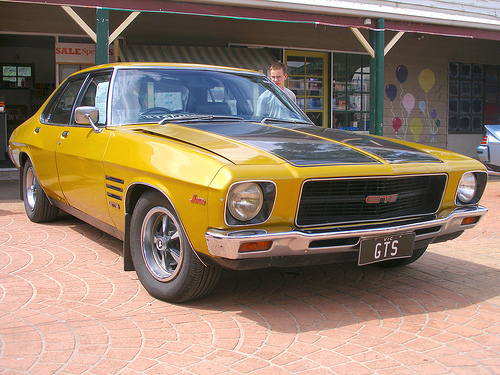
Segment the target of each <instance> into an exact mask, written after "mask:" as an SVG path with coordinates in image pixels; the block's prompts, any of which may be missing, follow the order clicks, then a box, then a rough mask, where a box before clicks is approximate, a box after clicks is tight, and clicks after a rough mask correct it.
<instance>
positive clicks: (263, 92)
mask: <svg viewBox="0 0 500 375" xmlns="http://www.w3.org/2000/svg"><path fill="white" fill-rule="evenodd" d="M111 98H112V99H111V100H112V103H111V119H110V121H111V124H112V125H126V124H136V123H145V122H160V121H162V120H163V122H164V123H165V122H169V121H176V119H177V120H179V121H181V120H184V121H185V120H186V119H189V118H195V116H213V117H219V118H224V119H228V120H229V119H231V117H233V116H234V118H235V120H240V121H241V120H244V121H257V122H261V121H268V120H269V119H273V120H274V119H279V120H282V121H287V122H308V123H310V121H309V119H308V118H307V116H306V115H305V114H304V113H303V112H302V111H301V110H300V109H299V108H298V107H297V106H296V105H295V103H293V102H292V101H291V100H290V99H289V98H288V96H287V95H286V94H285V93H284V92H283V91H282V90H281V89H280V88H279V87H278V86H276V85H274V84H273V83H272V82H271V81H270V80H269V79H268V78H267V77H265V76H263V75H258V74H251V73H239V72H228V71H220V70H201V69H190V68H186V69H179V68H163V69H157V68H156V69H155V68H150V69H144V68H140V69H118V70H117V72H116V76H115V78H114V82H113V89H112V97H111ZM200 118H202V117H200ZM211 118H212V117H211Z"/></svg>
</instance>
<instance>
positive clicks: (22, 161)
mask: <svg viewBox="0 0 500 375" xmlns="http://www.w3.org/2000/svg"><path fill="white" fill-rule="evenodd" d="M28 160H31V158H30V156H29V155H28V153H26V152H24V151H23V152H20V153H19V186H18V187H19V199H20V200H21V201H24V194H23V193H24V184H23V183H22V181H23V175H24V166H25V165H26V162H27V161H28ZM31 163H33V161H32V162H31ZM33 168H35V166H33Z"/></svg>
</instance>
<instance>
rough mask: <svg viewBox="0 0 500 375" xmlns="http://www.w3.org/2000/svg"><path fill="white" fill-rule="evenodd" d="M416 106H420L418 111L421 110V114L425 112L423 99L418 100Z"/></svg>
mask: <svg viewBox="0 0 500 375" xmlns="http://www.w3.org/2000/svg"><path fill="white" fill-rule="evenodd" d="M418 108H420V111H422V113H423V114H425V108H426V106H425V102H424V101H423V100H421V101H419V102H418Z"/></svg>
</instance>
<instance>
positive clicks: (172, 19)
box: [0, 0, 500, 156]
mask: <svg viewBox="0 0 500 375" xmlns="http://www.w3.org/2000/svg"><path fill="white" fill-rule="evenodd" d="M59 3H61V4H59ZM67 3H68V2H64V4H67ZM69 3H72V5H71V6H66V5H62V4H63V3H62V2H59V1H44V2H41V1H23V2H19V1H0V11H1V12H0V14H1V16H0V17H1V18H2V23H1V25H0V28H1V30H0V56H1V58H0V64H1V65H2V68H1V74H2V78H1V83H0V101H4V102H5V103H6V109H7V111H8V116H7V117H8V127H9V129H10V131H12V130H13V128H15V126H17V125H19V123H20V122H22V121H23V120H25V119H26V118H27V117H29V116H30V115H32V114H33V113H34V112H35V111H36V109H37V108H38V107H39V106H40V105H41V104H42V103H43V101H44V100H45V99H46V98H47V96H48V95H49V94H50V93H51V92H52V91H53V89H54V88H55V87H56V85H57V84H58V83H59V82H60V81H62V79H63V78H65V77H66V76H67V75H69V74H70V73H72V72H74V71H76V70H79V69H80V68H82V67H85V66H88V65H93V64H95V61H96V54H98V53H99V48H102V43H99V41H98V39H99V38H100V37H101V41H102V33H101V34H100V33H99V28H100V27H102V26H101V23H102V24H106V26H105V38H106V41H107V42H108V43H109V46H108V43H104V44H105V48H106V51H107V52H106V54H107V60H108V61H165V62H194V63H205V64H214V65H230V66H237V67H242V68H249V69H254V70H258V71H261V72H263V73H267V69H268V68H269V66H270V64H272V63H273V62H274V61H278V60H279V61H283V62H284V63H285V64H286V65H287V66H288V75H289V78H288V81H287V84H288V87H289V88H290V89H292V90H293V91H294V92H295V94H296V96H297V101H298V104H299V105H300V106H301V107H302V108H303V109H304V111H305V112H306V113H307V115H308V116H309V117H310V118H311V120H312V121H313V122H314V123H315V124H316V125H318V126H325V127H333V128H342V129H348V130H353V131H365V132H368V131H371V132H372V133H373V132H374V131H373V129H374V125H375V124H374V122H375V116H376V115H377V113H374V112H375V109H376V108H375V106H380V110H378V111H379V113H382V114H383V115H382V119H381V120H380V122H381V124H380V125H381V130H382V132H383V135H385V136H388V137H393V138H398V139H404V140H408V141H412V142H420V143H424V144H429V145H433V146H436V147H440V148H445V149H450V150H453V151H457V152H460V153H463V154H466V155H469V156H475V148H476V147H477V145H479V143H480V141H481V138H482V135H483V130H484V125H485V124H492V123H500V48H499V47H500V15H497V13H498V12H497V10H496V9H499V8H500V1H493V2H487V3H483V2H477V4H474V6H470V5H468V4H470V2H467V3H465V2H464V3H463V4H460V2H458V3H457V2H447V1H442V2H440V3H439V7H441V8H439V7H437V8H436V4H434V3H432V4H430V3H429V5H427V3H425V2H415V3H411V2H392V1H375V2H373V4H371V5H370V4H362V3H355V2H350V1H347V2H346V1H344V2H336V1H329V0H324V1H320V0H318V1H312V0H302V1H278V0H265V1H223V0H220V1H210V0H206V1H203V2H202V1H196V0H193V1H188V2H177V1H159V0H150V1H140V2H139V1H120V2H118V1H116V2H115V1H107V2H105V4H104V3H103V4H100V3H101V2H100V1H86V0H79V1H69ZM104 5H105V6H106V7H107V8H106V9H105V10H106V12H104V13H103V12H102V9H103V8H101V7H102V6H104ZM375 5H376V6H375ZM396 5H397V6H396ZM103 14H104V16H103ZM103 17H104V18H103ZM381 19H382V20H383V21H385V22H383V23H382V24H383V27H380V20H381ZM106 30H107V31H108V32H107V33H106ZM380 35H382V43H383V45H382V46H380V43H379V46H378V47H376V48H374V45H376V43H377V42H376V38H377V37H379V36H380ZM108 47H109V48H108ZM381 52H382V54H381ZM377 53H378V54H379V55H377ZM101 56H102V53H101ZM375 60H376V61H378V62H379V63H381V65H379V66H377V65H375V64H374V61H375ZM377 77H379V78H377ZM380 77H381V78H380ZM377 101H378V102H379V103H380V104H377Z"/></svg>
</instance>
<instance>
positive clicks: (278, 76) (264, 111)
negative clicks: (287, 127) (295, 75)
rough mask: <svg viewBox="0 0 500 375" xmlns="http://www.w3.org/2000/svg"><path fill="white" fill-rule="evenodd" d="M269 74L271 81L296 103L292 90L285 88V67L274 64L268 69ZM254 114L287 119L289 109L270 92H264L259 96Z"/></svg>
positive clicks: (278, 63)
mask: <svg viewBox="0 0 500 375" xmlns="http://www.w3.org/2000/svg"><path fill="white" fill-rule="evenodd" d="M269 70H270V73H271V80H272V81H273V82H274V83H275V84H276V86H278V87H279V88H281V90H283V92H284V93H285V94H286V96H288V97H289V98H290V99H291V100H293V101H294V102H297V99H296V98H295V94H294V93H293V92H292V90H289V89H288V88H286V87H285V80H286V79H287V77H288V76H287V74H286V65H285V64H283V63H281V62H276V63H274V64H273V65H272V66H271V68H270V69H269ZM256 113H257V114H258V115H260V116H263V117H274V118H282V117H288V116H289V114H290V109H289V108H287V106H286V105H285V104H284V103H283V102H281V100H279V99H278V98H277V97H276V95H274V94H273V93H272V92H270V91H265V92H264V93H262V94H261V95H260V96H259V100H258V101H257V111H256Z"/></svg>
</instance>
